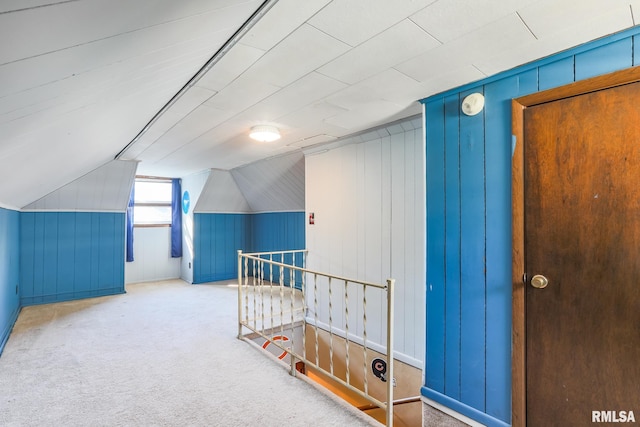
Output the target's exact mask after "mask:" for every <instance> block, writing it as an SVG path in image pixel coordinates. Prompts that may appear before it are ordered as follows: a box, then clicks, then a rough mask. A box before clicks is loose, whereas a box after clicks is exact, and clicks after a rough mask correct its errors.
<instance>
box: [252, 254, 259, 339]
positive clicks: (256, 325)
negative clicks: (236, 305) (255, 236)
mask: <svg viewBox="0 0 640 427" xmlns="http://www.w3.org/2000/svg"><path fill="white" fill-rule="evenodd" d="M256 265H257V262H256V260H255V259H254V260H253V330H254V331H257V330H258V324H257V323H258V309H257V304H256V274H257V273H258V272H257V270H256Z"/></svg>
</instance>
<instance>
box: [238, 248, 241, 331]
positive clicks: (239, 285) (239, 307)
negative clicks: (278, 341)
mask: <svg viewBox="0 0 640 427" xmlns="http://www.w3.org/2000/svg"><path fill="white" fill-rule="evenodd" d="M240 338H242V251H241V250H239V251H238V339H240Z"/></svg>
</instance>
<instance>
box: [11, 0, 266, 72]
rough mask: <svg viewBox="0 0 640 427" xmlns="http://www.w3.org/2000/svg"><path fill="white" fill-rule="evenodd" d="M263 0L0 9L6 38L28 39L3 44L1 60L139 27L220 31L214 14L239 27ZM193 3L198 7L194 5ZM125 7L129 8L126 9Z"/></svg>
mask: <svg viewBox="0 0 640 427" xmlns="http://www.w3.org/2000/svg"><path fill="white" fill-rule="evenodd" d="M258 4H259V2H257V1H252V2H248V1H244V2H238V1H235V2H233V1H228V0H227V1H217V2H209V5H208V6H207V3H206V2H202V1H195V2H194V1H191V2H185V5H184V6H183V7H182V8H175V7H173V6H172V1H171V0H156V1H149V0H145V1H136V2H130V1H128V0H94V1H75V2H65V3H59V4H56V6H55V7H37V8H31V9H28V10H24V11H22V12H20V13H5V14H1V15H0V39H2V40H10V39H11V38H12V37H16V35H19V36H21V37H22V41H21V43H19V44H17V45H11V46H10V45H8V44H5V43H3V44H2V45H0V64H5V63H9V62H13V61H16V60H20V59H24V58H30V57H33V56H37V55H43V54H46V53H51V52H55V51H59V50H63V49H69V48H77V47H79V46H82V45H85V44H90V43H94V42H97V41H100V40H105V39H108V38H112V37H117V36H121V35H125V34H129V35H130V36H133V37H137V34H136V33H139V32H140V33H141V32H154V33H156V34H158V35H160V34H164V35H165V36H168V37H171V38H173V39H174V40H179V39H180V38H181V37H180V36H179V34H180V33H178V32H177V31H178V29H179V28H182V29H184V28H186V27H191V29H190V31H189V32H188V33H185V34H197V33H198V32H202V31H206V32H211V31H214V30H212V29H210V28H208V27H207V26H204V25H202V24H204V23H210V22H211V19H215V21H216V22H217V23H218V27H220V28H219V29H221V28H228V27H229V26H231V27H233V28H234V30H235V28H237V26H238V24H241V23H242V22H244V20H245V19H246V18H245V16H246V15H247V13H248V12H250V11H252V10H255V9H256V7H257V6H258ZM193 5H195V6H197V7H195V8H193V7H190V6H193ZM123 10H125V11H126V13H124V14H123V13H122V11H123ZM209 15H210V16H209ZM234 24H235V25H234ZM219 29H218V30H219ZM154 30H155V31H154ZM218 30H215V31H218ZM27 35H28V37H27Z"/></svg>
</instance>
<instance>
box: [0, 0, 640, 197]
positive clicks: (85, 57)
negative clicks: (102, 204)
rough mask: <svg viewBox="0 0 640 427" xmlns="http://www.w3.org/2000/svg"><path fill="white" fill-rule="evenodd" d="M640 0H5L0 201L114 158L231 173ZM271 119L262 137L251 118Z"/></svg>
mask: <svg viewBox="0 0 640 427" xmlns="http://www.w3.org/2000/svg"><path fill="white" fill-rule="evenodd" d="M639 13H640V0H580V1H578V0H393V1H391V0H279V1H273V0H268V1H256V0H181V1H175V0H135V1H131V0H58V1H56V0H4V1H2V3H0V40H2V42H0V182H1V184H0V204H3V205H5V206H11V207H22V206H25V205H27V204H28V203H30V202H32V201H34V200H37V199H38V198H40V197H42V196H44V195H45V194H47V193H49V192H51V191H52V190H55V189H56V188H58V187H60V186H62V185H64V184H66V183H68V182H70V181H72V180H74V179H76V178H78V177H80V176H82V175H84V174H86V173H88V172H90V171H91V170H93V169H95V168H97V167H99V166H101V165H103V164H105V163H107V162H108V161H110V160H112V159H114V158H115V157H116V156H117V157H118V158H120V159H134V160H138V161H140V165H139V168H138V171H139V173H143V174H147V175H160V176H173V177H175V176H185V175H188V174H190V173H194V172H197V171H200V170H203V169H208V168H219V169H233V168H236V167H239V166H242V165H246V164H248V163H251V162H254V161H256V160H259V159H262V158H266V157H271V156H274V155H278V154H282V153H286V152H290V151H294V150H300V149H301V148H303V147H307V146H310V145H316V144H322V143H326V142H330V141H334V140H335V139H337V138H341V137H344V136H347V135H351V134H354V133H357V132H359V131H362V130H365V129H368V128H371V127H374V126H377V125H380V124H384V123H388V122H391V121H393V120H396V119H399V118H403V117H408V116H412V115H415V114H418V113H419V112H420V106H419V104H418V103H417V100H418V99H420V98H424V97H427V96H429V95H431V94H434V93H437V92H442V91H444V90H447V89H449V88H452V87H455V86H458V85H461V84H465V83H468V82H472V81H475V80H479V79H482V78H484V77H486V76H488V75H492V74H495V73H497V72H500V71H503V70H507V69H509V68H513V67H514V66H517V65H520V64H523V63H526V62H529V61H532V60H534V59H537V58H540V57H543V56H546V55H549V54H551V53H555V52H558V51H561V50H564V49H567V48H569V47H572V46H576V45H578V44H581V43H583V42H586V41H590V40H593V39H595V38H598V37H601V36H604V35H607V34H610V33H613V32H616V31H619V30H622V29H625V28H628V27H631V26H633V25H635V23H636V22H635V16H636V15H637V14H639ZM265 123H266V124H271V125H275V126H277V127H278V128H279V129H280V131H281V133H282V138H281V139H280V140H279V141H277V142H275V143H271V144H264V143H262V144H260V143H256V142H253V141H251V140H250V139H249V138H248V132H249V129H250V128H251V126H253V125H256V124H265Z"/></svg>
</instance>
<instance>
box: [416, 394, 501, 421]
mask: <svg viewBox="0 0 640 427" xmlns="http://www.w3.org/2000/svg"><path fill="white" fill-rule="evenodd" d="M421 394H422V399H423V402H425V403H426V404H428V405H431V406H433V407H434V408H436V409H438V410H440V411H442V412H444V413H446V414H447V415H450V416H452V417H454V418H457V419H458V420H460V421H462V422H464V423H466V424H469V425H470V426H473V427H484V426H486V427H510V424H508V423H505V422H504V421H501V420H499V419H497V418H494V417H492V416H491V415H488V414H486V413H484V412H481V411H479V410H477V409H475V408H472V407H471V406H468V405H465V404H464V403H462V402H459V401H457V400H455V399H452V398H450V397H449V396H446V395H444V394H442V393H439V392H437V391H434V390H431V389H429V388H427V387H422V390H421Z"/></svg>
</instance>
